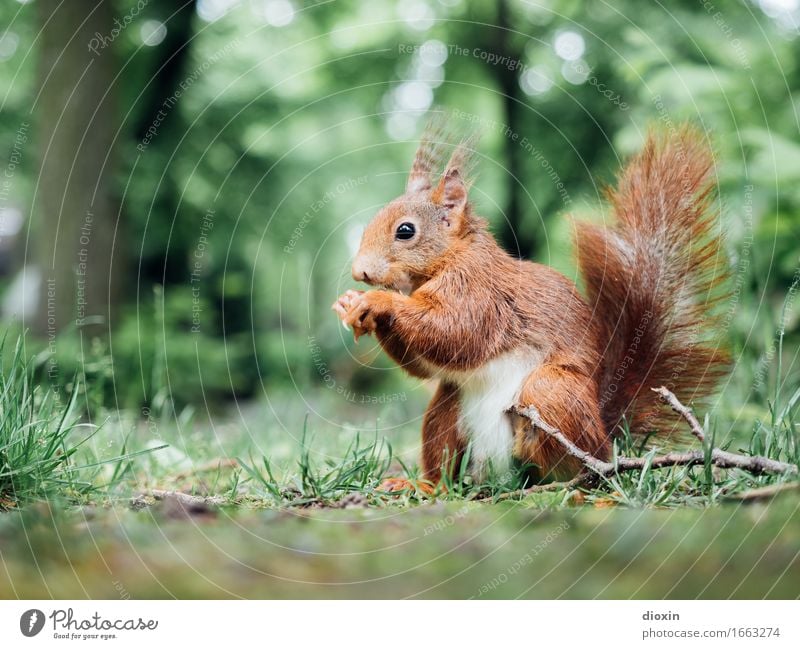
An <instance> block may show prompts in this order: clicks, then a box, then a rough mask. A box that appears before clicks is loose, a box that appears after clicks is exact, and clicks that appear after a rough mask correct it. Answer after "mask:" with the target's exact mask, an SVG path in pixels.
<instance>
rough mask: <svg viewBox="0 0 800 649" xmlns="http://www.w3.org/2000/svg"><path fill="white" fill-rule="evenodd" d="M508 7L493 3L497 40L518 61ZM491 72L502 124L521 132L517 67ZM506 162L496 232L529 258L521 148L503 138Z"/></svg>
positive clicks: (530, 241) (519, 51)
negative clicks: (499, 223) (502, 203)
mask: <svg viewBox="0 0 800 649" xmlns="http://www.w3.org/2000/svg"><path fill="white" fill-rule="evenodd" d="M509 12H510V7H509V3H508V0H500V1H499V2H498V4H497V26H498V28H499V32H500V38H499V39H498V41H497V43H498V45H499V46H500V47H501V48H502V51H501V54H502V56H507V57H508V59H509V60H510V61H522V60H524V58H525V50H524V49H523V48H517V49H515V48H514V46H513V44H514V43H516V42H517V39H515V38H513V36H514V35H513V34H512V32H510V31H508V30H510V29H512V28H513V25H512V22H513V21H512V18H511V16H510V15H509ZM494 73H495V75H496V77H497V83H498V86H499V88H500V92H501V93H502V96H501V101H502V103H503V115H504V117H503V119H504V121H505V125H506V126H508V128H509V129H510V130H511V132H512V133H517V134H519V137H522V135H523V131H524V128H523V123H524V119H523V115H522V109H523V108H524V104H525V102H524V97H523V95H522V89H521V88H520V85H519V71H518V70H516V69H514V70H511V69H509V68H508V67H507V66H503V65H498V66H495V69H494ZM506 153H507V157H506V163H507V164H508V173H507V174H506V178H507V179H508V190H507V194H506V196H507V199H506V206H505V217H506V220H505V222H504V223H503V229H502V230H501V231H500V232H499V237H500V243H501V245H502V246H503V247H504V248H505V249H506V250H507V251H508V252H509V253H511V254H512V255H518V256H519V257H522V258H523V259H525V258H527V259H529V258H530V257H531V256H532V255H533V253H534V251H535V248H536V246H535V240H534V237H533V235H532V233H531V232H527V231H526V230H525V228H523V227H521V226H522V225H523V214H522V206H521V204H520V200H519V183H520V182H524V178H523V174H524V168H523V157H522V156H523V153H524V152H523V150H522V147H520V145H519V143H518V142H516V141H514V140H512V139H511V138H506Z"/></svg>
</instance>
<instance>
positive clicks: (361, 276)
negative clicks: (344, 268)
mask: <svg viewBox="0 0 800 649" xmlns="http://www.w3.org/2000/svg"><path fill="white" fill-rule="evenodd" d="M351 270H352V272H353V279H354V280H356V281H357V282H366V283H367V284H369V275H368V274H367V270H366V268H364V262H363V261H361V260H360V259H356V260H355V261H354V262H353V268H352V269H351Z"/></svg>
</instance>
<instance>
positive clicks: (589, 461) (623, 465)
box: [513, 387, 798, 483]
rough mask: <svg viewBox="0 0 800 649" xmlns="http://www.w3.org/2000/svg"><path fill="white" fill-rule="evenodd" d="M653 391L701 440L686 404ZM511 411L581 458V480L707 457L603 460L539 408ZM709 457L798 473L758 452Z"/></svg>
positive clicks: (728, 464) (734, 465)
mask: <svg viewBox="0 0 800 649" xmlns="http://www.w3.org/2000/svg"><path fill="white" fill-rule="evenodd" d="M655 392H657V393H658V394H659V395H661V398H662V399H663V400H664V401H665V402H666V403H668V404H669V405H670V406H672V409H673V410H674V411H675V412H677V413H678V414H680V415H681V416H682V417H683V418H684V419H685V420H686V421H687V422H688V424H689V426H690V427H691V429H692V434H693V435H694V436H695V437H697V438H698V439H699V440H701V441H704V440H705V431H704V430H703V427H702V426H701V425H700V422H699V421H697V418H696V417H695V416H694V414H692V411H691V410H690V409H689V408H687V407H686V406H684V405H683V404H682V403H681V402H680V401H678V398H677V397H676V396H675V395H674V394H673V393H672V392H670V391H669V390H667V389H666V388H665V387H660V388H658V389H656V390H655ZM513 411H514V412H515V413H517V414H518V415H521V416H523V417H527V418H528V419H529V420H530V422H531V423H532V424H533V425H534V427H536V428H537V429H539V430H541V431H542V432H543V433H545V434H546V435H549V436H550V437H552V438H553V439H555V440H556V441H557V442H558V443H559V444H561V445H562V446H563V447H564V449H565V450H566V451H567V453H568V454H569V455H571V456H573V457H575V458H577V459H578V460H580V461H581V463H582V464H583V465H584V466H585V467H586V468H587V469H589V470H590V473H587V472H584V473H583V474H581V475H582V480H581V481H582V482H584V483H585V482H589V481H591V479H593V477H594V476H593V475H592V474H596V475H599V476H601V477H604V478H607V477H609V476H611V475H614V474H615V473H621V472H624V471H641V470H642V469H644V468H645V467H650V468H653V469H663V468H666V467H672V466H693V465H697V464H705V462H706V459H707V454H706V452H705V451H703V450H697V451H684V452H673V453H666V454H664V455H656V456H648V457H625V456H618V457H616V458H615V459H614V462H606V461H605V460H601V459H599V458H597V457H595V456H593V455H592V454H591V453H588V452H587V451H584V450H583V449H581V448H579V447H578V446H576V445H575V443H574V442H572V441H571V440H570V439H568V438H567V436H566V435H564V433H562V432H561V431H560V430H558V429H557V428H555V427H553V426H551V425H550V424H548V423H547V422H546V421H544V420H543V419H542V417H541V415H540V414H539V411H538V410H537V409H536V408H535V407H533V406H528V407H526V408H516V407H515V408H513ZM708 461H709V462H710V463H711V464H713V465H714V466H718V467H720V468H722V469H742V470H744V471H749V472H750V473H753V474H755V475H760V474H763V473H771V474H789V475H795V474H797V473H798V467H797V466H796V465H794V464H789V463H788V462H780V461H778V460H772V459H770V458H767V457H763V456H761V455H742V454H740V453H731V452H729V451H723V450H722V449H719V448H713V449H711V452H710V453H709V454H708ZM579 477H580V476H579Z"/></svg>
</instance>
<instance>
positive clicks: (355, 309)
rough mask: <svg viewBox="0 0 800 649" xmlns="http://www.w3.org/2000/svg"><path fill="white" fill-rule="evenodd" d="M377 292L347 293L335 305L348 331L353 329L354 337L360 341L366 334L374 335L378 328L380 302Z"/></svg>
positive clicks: (351, 291)
mask: <svg viewBox="0 0 800 649" xmlns="http://www.w3.org/2000/svg"><path fill="white" fill-rule="evenodd" d="M377 295H378V292H377V291H369V292H368V293H364V292H363V291H354V290H350V291H347V292H346V293H345V294H344V295H342V296H341V297H340V298H339V299H338V300H337V301H336V302H335V303H334V304H333V307H332V308H333V310H334V311H336V313H337V314H338V316H339V318H341V320H342V324H343V325H344V326H345V328H346V329H350V328H352V330H353V337H354V338H355V339H356V340H358V339H359V337H361V336H363V335H364V334H371V333H374V331H375V329H376V328H377V326H378V325H377V322H376V319H375V318H376V315H377V314H376V310H377V309H376V307H377V302H378V297H376V296H377Z"/></svg>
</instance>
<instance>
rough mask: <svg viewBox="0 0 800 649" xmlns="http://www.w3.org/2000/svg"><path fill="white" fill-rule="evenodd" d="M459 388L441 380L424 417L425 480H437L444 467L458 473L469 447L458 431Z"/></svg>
mask: <svg viewBox="0 0 800 649" xmlns="http://www.w3.org/2000/svg"><path fill="white" fill-rule="evenodd" d="M458 408H459V404H458V388H457V387H456V386H455V385H453V384H451V383H445V382H444V381H442V382H441V383H439V387H438V388H437V389H436V394H434V395H433V399H431V402H430V404H428V409H427V410H426V411H425V418H424V419H423V421H422V472H423V477H424V478H425V480H427V481H429V482H431V483H433V484H438V483H439V482H440V481H441V479H442V468H443V467H444V469H445V470H446V471H447V472H448V474H449V475H450V476H451V477H452V476H453V475H458V471H459V465H460V463H461V456H462V455H463V453H464V449H465V448H466V445H465V442H464V439H463V437H462V436H461V435H460V434H459V432H458Z"/></svg>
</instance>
